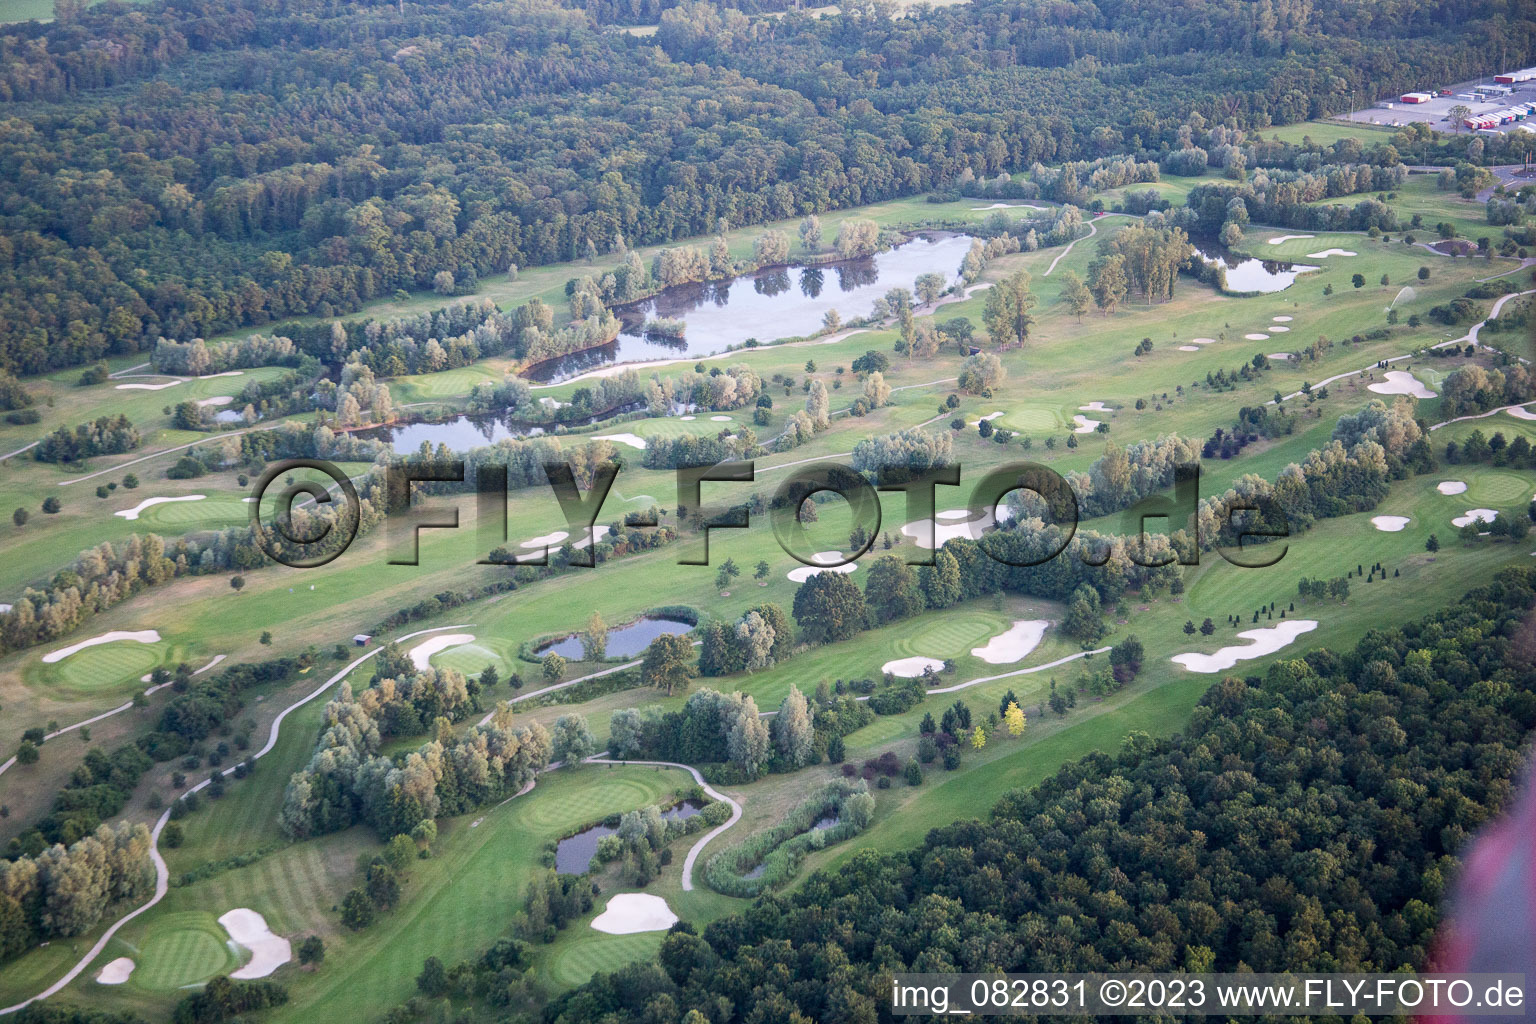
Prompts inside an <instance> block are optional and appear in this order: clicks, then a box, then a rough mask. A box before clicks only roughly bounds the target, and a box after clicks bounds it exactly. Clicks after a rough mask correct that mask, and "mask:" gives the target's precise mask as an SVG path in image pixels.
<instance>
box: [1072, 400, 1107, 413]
mask: <svg viewBox="0 0 1536 1024" xmlns="http://www.w3.org/2000/svg"><path fill="white" fill-rule="evenodd" d="M1078 409H1080V410H1081V411H1083V412H1112V411H1113V410H1112V409H1110V407H1109V406H1107V405H1105V404H1104V403H1103V402H1089V403H1088V404H1087V405H1080V406H1078Z"/></svg>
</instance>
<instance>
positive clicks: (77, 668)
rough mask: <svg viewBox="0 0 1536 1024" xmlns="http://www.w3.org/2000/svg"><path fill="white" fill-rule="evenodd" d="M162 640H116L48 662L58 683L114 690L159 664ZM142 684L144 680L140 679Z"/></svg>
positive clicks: (163, 653)
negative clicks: (145, 641)
mask: <svg viewBox="0 0 1536 1024" xmlns="http://www.w3.org/2000/svg"><path fill="white" fill-rule="evenodd" d="M169 647H170V645H169V644H166V643H165V642H164V641H162V642H160V643H154V644H141V643H138V642H136V641H133V640H116V641H114V642H112V643H109V644H101V645H100V646H98V647H87V648H86V649H85V650H83V651H76V652H75V653H74V654H71V655H70V656H69V657H67V658H65V659H64V660H63V661H59V662H56V663H55V664H54V665H52V666H50V667H51V668H52V670H53V673H54V675H55V676H56V678H57V679H58V681H59V683H60V684H62V685H63V686H65V687H68V688H70V689H73V690H76V691H80V692H92V691H99V690H103V689H104V690H108V691H112V690H117V689H120V688H121V687H122V685H123V684H124V683H127V682H130V681H131V682H133V683H138V680H139V677H140V676H142V675H144V674H145V673H147V672H148V671H149V670H150V669H152V668H154V667H156V666H157V665H159V664H161V663H162V662H163V661H164V660H165V656H166V654H167V653H168V651H169ZM139 686H140V687H141V688H142V686H143V684H142V683H139Z"/></svg>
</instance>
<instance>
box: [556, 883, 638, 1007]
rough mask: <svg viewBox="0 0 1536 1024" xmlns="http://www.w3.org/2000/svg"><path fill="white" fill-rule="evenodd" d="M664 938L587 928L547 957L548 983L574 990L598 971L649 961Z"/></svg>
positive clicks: (579, 925) (580, 926)
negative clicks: (604, 931) (612, 932)
mask: <svg viewBox="0 0 1536 1024" xmlns="http://www.w3.org/2000/svg"><path fill="white" fill-rule="evenodd" d="M599 906H601V904H599ZM583 926H584V925H583V924H577V925H574V926H573V927H574V928H582V927H583ZM665 935H666V932H640V933H639V934H637V935H605V934H603V933H602V932H598V931H593V930H592V929H591V928H589V927H588V928H586V929H585V930H584V931H580V932H578V933H577V934H576V935H574V936H572V937H571V938H570V939H569V940H568V941H566V942H563V943H561V944H560V946H559V947H558V948H557V949H556V950H555V951H554V952H553V954H552V955H551V956H550V957H549V966H548V977H549V980H550V981H551V982H552V983H553V984H554V985H556V986H557V987H558V988H562V989H566V988H575V987H576V986H577V985H580V984H583V983H584V982H586V981H587V980H588V979H590V978H591V977H592V975H594V974H597V973H598V972H599V971H612V970H613V969H614V968H615V967H618V966H620V965H622V964H627V963H629V962H630V961H632V960H649V959H651V958H652V957H654V956H655V955H656V951H657V950H658V949H659V948H660V947H661V940H662V938H663V937H665Z"/></svg>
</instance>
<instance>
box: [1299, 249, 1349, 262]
mask: <svg viewBox="0 0 1536 1024" xmlns="http://www.w3.org/2000/svg"><path fill="white" fill-rule="evenodd" d="M1358 255H1360V254H1359V253H1355V252H1350V251H1349V250H1348V249H1324V250H1323V251H1322V252H1309V253H1307V259H1309V260H1325V259H1327V258H1328V257H1329V256H1358Z"/></svg>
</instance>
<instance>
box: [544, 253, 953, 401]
mask: <svg viewBox="0 0 1536 1024" xmlns="http://www.w3.org/2000/svg"><path fill="white" fill-rule="evenodd" d="M970 247H971V239H970V236H969V235H961V234H948V233H944V234H931V235H919V236H917V237H915V238H913V239H912V240H911V241H908V242H905V243H903V244H902V245H899V246H896V247H895V248H893V249H889V250H887V251H885V252H881V253H876V254H875V255H873V256H869V257H865V258H863V259H856V260H839V261H836V262H830V263H818V264H815V265H814V266H794V267H773V268H769V269H765V270H759V271H757V272H756V273H753V274H750V275H744V276H742V277H735V278H731V279H730V280H727V281H708V282H702V283H696V284H684V285H675V286H673V287H671V288H666V289H664V290H662V291H661V292H659V293H658V294H656V295H655V296H653V297H651V298H649V299H645V300H642V301H640V302H635V303H631V304H630V305H627V306H620V307H618V308H617V309H616V310H615V312H617V313H618V314H619V317H620V318H621V319H622V320H623V321H624V329H623V331H622V332H621V333H620V334H619V337H618V338H617V339H616V340H615V341H614V342H613V343H612V344H609V345H604V346H602V347H601V348H597V349H591V350H589V351H587V352H582V353H577V354H576V355H573V356H568V357H566V358H564V359H556V360H550V361H549V362H547V363H541V364H539V365H538V366H535V367H532V368H531V369H530V370H529V371H528V372H527V374H526V376H528V377H531V378H533V379H535V380H560V379H563V378H566V377H570V376H573V375H575V374H578V373H582V372H585V371H586V370H589V369H592V368H593V367H595V366H600V365H603V364H606V363H614V362H619V363H628V362H634V361H637V360H652V359H682V358H696V357H698V356H706V355H713V354H715V353H717V352H723V351H725V350H726V349H727V348H729V347H730V346H733V345H737V346H739V345H741V344H742V343H743V342H745V341H746V340H747V339H748V338H756V339H757V340H758V341H760V342H762V343H763V344H768V343H769V342H772V341H774V340H776V339H779V338H791V337H800V336H803V335H809V334H813V333H815V332H816V331H818V330H820V329H821V324H822V317H824V316H825V315H826V313H827V311H828V310H830V309H835V310H837V311H838V313H839V314H840V315H841V316H842V318H843V319H844V320H845V321H846V320H852V319H854V318H855V317H861V316H866V315H868V313H869V312H870V310H871V309H873V308H874V304H875V300H876V299H878V298H880V297H881V296H883V295H884V294H885V293H886V292H888V291H890V290H891V289H892V288H906V289H908V290H911V288H912V283H913V281H915V280H916V279H917V277H918V275H920V274H926V273H930V272H935V273H940V274H943V275H944V277H945V280H946V282H947V283H953V282H954V281H955V280H957V279H958V276H959V268H960V261H961V260H962V259H964V258H965V254H966V252H967V251H968V250H969V249H970ZM655 319H669V320H681V321H683V323H684V324H686V325H687V326H686V331H685V332H684V335H683V337H682V338H680V339H676V340H672V339H667V338H661V337H657V336H654V335H650V336H648V335H647V334H646V332H645V323H646V321H648V320H655Z"/></svg>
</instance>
